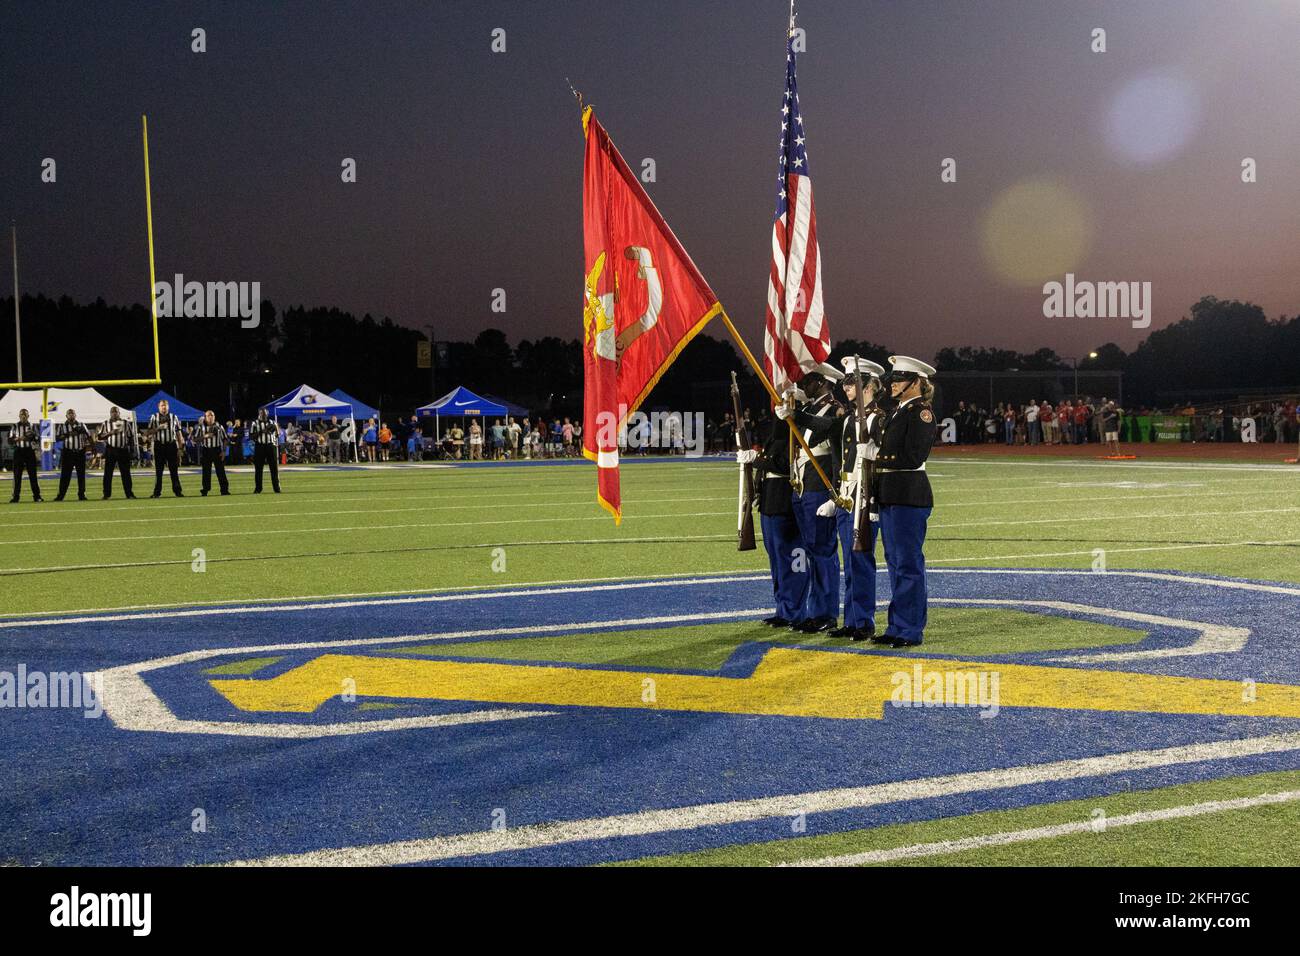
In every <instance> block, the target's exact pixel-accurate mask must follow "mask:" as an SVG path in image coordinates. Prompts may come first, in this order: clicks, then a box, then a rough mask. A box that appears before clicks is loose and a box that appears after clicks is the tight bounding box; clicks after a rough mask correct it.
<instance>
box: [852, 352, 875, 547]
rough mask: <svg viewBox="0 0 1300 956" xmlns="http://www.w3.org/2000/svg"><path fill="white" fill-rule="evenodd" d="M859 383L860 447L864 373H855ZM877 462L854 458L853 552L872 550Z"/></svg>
mask: <svg viewBox="0 0 1300 956" xmlns="http://www.w3.org/2000/svg"><path fill="white" fill-rule="evenodd" d="M854 379H855V381H856V382H857V388H856V389H855V393H856V394H855V395H854V398H853V404H854V406H855V412H856V418H857V420H856V422H855V425H856V437H857V443H858V444H859V445H862V444H864V442H863V430H864V429H866V427H867V409H866V399H865V398H864V396H863V394H862V371H861V369H859V370H858V371H856V372H855V373H854ZM874 466H875V462H872V461H867V460H866V456H865V455H857V456H855V457H854V461H853V470H854V471H855V472H856V473H857V488H856V489H855V490H854V492H853V550H854V551H870V550H871V481H872V477H873V474H874V471H875V468H874Z"/></svg>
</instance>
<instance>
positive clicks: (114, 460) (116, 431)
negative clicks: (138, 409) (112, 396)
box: [98, 405, 135, 499]
mask: <svg viewBox="0 0 1300 956" xmlns="http://www.w3.org/2000/svg"><path fill="white" fill-rule="evenodd" d="M134 430H135V429H134V426H133V425H132V424H131V423H130V422H128V421H126V420H124V419H123V418H122V413H121V412H119V411H118V410H117V406H116V405H114V406H113V407H112V408H110V409H109V410H108V421H106V422H104V423H103V424H102V425H100V426H99V435H98V437H99V439H100V440H101V441H102V442H103V443H104V498H105V499H108V498H111V497H113V469H114V468H116V469H117V470H118V471H119V472H120V473H121V475H122V491H124V492H125V493H126V496H127V497H128V498H134V497H135V495H133V494H132V493H131V446H132V445H133V444H135V441H134V439H135V435H134Z"/></svg>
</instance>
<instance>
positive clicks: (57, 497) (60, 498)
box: [54, 495, 63, 501]
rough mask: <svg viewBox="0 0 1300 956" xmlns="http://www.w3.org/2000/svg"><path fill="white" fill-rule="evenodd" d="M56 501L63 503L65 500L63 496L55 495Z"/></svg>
mask: <svg viewBox="0 0 1300 956" xmlns="http://www.w3.org/2000/svg"><path fill="white" fill-rule="evenodd" d="M54 500H55V501H62V500H63V495H55V496H54Z"/></svg>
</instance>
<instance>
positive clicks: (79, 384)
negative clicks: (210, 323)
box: [0, 116, 162, 417]
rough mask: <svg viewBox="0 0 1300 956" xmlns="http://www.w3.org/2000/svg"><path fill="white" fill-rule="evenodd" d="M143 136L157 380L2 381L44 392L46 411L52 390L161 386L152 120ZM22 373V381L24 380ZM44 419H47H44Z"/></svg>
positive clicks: (144, 119)
mask: <svg viewBox="0 0 1300 956" xmlns="http://www.w3.org/2000/svg"><path fill="white" fill-rule="evenodd" d="M140 133H141V140H142V144H143V147H144V212H145V229H146V235H147V237H148V242H149V315H150V320H151V323H152V328H153V378H115V379H93V380H71V381H58V382H29V381H17V382H0V389H11V388H19V389H27V388H31V389H37V388H38V389H41V394H42V411H44V407H43V406H44V404H45V401H46V399H47V397H48V394H47V393H48V390H49V389H51V388H98V387H101V386H103V387H108V386H116V385H161V384H162V360H161V357H160V353H159V349H158V297H157V296H156V295H154V287H155V274H154V256H153V191H152V186H151V184H150V181H149V117H148V116H141V117H140ZM22 377H23V376H22V370H21V369H20V370H19V372H18V378H19V379H22ZM42 417H44V416H42Z"/></svg>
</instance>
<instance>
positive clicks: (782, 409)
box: [776, 404, 794, 421]
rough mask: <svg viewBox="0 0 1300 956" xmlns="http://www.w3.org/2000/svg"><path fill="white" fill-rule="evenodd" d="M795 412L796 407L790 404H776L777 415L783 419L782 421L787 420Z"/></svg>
mask: <svg viewBox="0 0 1300 956" xmlns="http://www.w3.org/2000/svg"><path fill="white" fill-rule="evenodd" d="M793 414H794V409H792V408H791V407H790V406H789V405H785V404H782V405H778V406H776V417H777V418H779V419H781V421H785V420H786V419H787V418H789V417H790V416H791V415H793Z"/></svg>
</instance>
